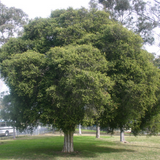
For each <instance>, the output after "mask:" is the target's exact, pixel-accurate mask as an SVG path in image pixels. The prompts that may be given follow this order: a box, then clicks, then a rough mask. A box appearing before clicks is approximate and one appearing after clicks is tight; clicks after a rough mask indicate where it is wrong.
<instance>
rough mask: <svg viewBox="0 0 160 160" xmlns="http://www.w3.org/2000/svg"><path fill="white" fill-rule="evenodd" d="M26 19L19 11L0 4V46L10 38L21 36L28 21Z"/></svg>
mask: <svg viewBox="0 0 160 160" xmlns="http://www.w3.org/2000/svg"><path fill="white" fill-rule="evenodd" d="M27 17H28V16H27V14H25V13H24V12H23V11H22V10H21V9H17V8H14V7H11V8H8V7H6V6H5V5H4V4H2V3H1V2H0V46H1V45H3V44H4V43H6V42H7V41H8V40H9V38H10V37H14V36H18V35H19V34H21V30H22V27H23V26H24V25H25V24H26V23H27V21H28V18H27Z"/></svg>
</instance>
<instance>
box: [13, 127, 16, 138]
mask: <svg viewBox="0 0 160 160" xmlns="http://www.w3.org/2000/svg"><path fill="white" fill-rule="evenodd" d="M13 139H16V129H15V127H13Z"/></svg>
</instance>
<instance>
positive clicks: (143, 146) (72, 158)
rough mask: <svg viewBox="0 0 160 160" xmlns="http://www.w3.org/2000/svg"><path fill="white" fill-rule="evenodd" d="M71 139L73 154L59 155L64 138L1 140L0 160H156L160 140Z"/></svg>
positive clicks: (87, 137) (159, 153)
mask: <svg viewBox="0 0 160 160" xmlns="http://www.w3.org/2000/svg"><path fill="white" fill-rule="evenodd" d="M125 139H126V141H128V143H121V142H119V136H112V137H111V136H101V138H100V139H96V138H95V136H74V149H75V152H74V153H71V154H66V153H62V152H61V150H62V147H63V136H28V137H19V138H17V139H16V140H13V139H5V140H0V160H32V159H34V160H51V159H55V160H60V159H61V160H66V159H67V160H82V159H90V160H91V159H92V160H103V159H106V160H159V159H160V137H159V136H157V137H145V136H139V137H133V136H126V137H125Z"/></svg>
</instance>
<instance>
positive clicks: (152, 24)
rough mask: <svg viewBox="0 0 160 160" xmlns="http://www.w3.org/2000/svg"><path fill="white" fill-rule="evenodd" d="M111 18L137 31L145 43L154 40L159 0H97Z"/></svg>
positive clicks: (158, 17) (159, 9)
mask: <svg viewBox="0 0 160 160" xmlns="http://www.w3.org/2000/svg"><path fill="white" fill-rule="evenodd" d="M98 2H99V3H100V4H102V5H103V8H104V10H105V11H106V12H109V13H110V16H111V18H113V19H115V20H116V21H118V22H120V23H121V24H123V25H124V26H126V27H127V28H128V29H132V30H133V31H134V32H135V33H139V34H140V35H141V36H142V38H143V40H144V42H145V43H149V44H152V43H153V41H154V36H153V35H154V34H153V33H154V29H155V28H157V27H158V28H159V26H160V24H159V20H160V2H159V0H154V1H152V2H151V1H148V0H98Z"/></svg>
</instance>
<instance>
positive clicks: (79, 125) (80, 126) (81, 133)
mask: <svg viewBox="0 0 160 160" xmlns="http://www.w3.org/2000/svg"><path fill="white" fill-rule="evenodd" d="M79 134H80V135H81V134H82V132H81V124H79Z"/></svg>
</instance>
